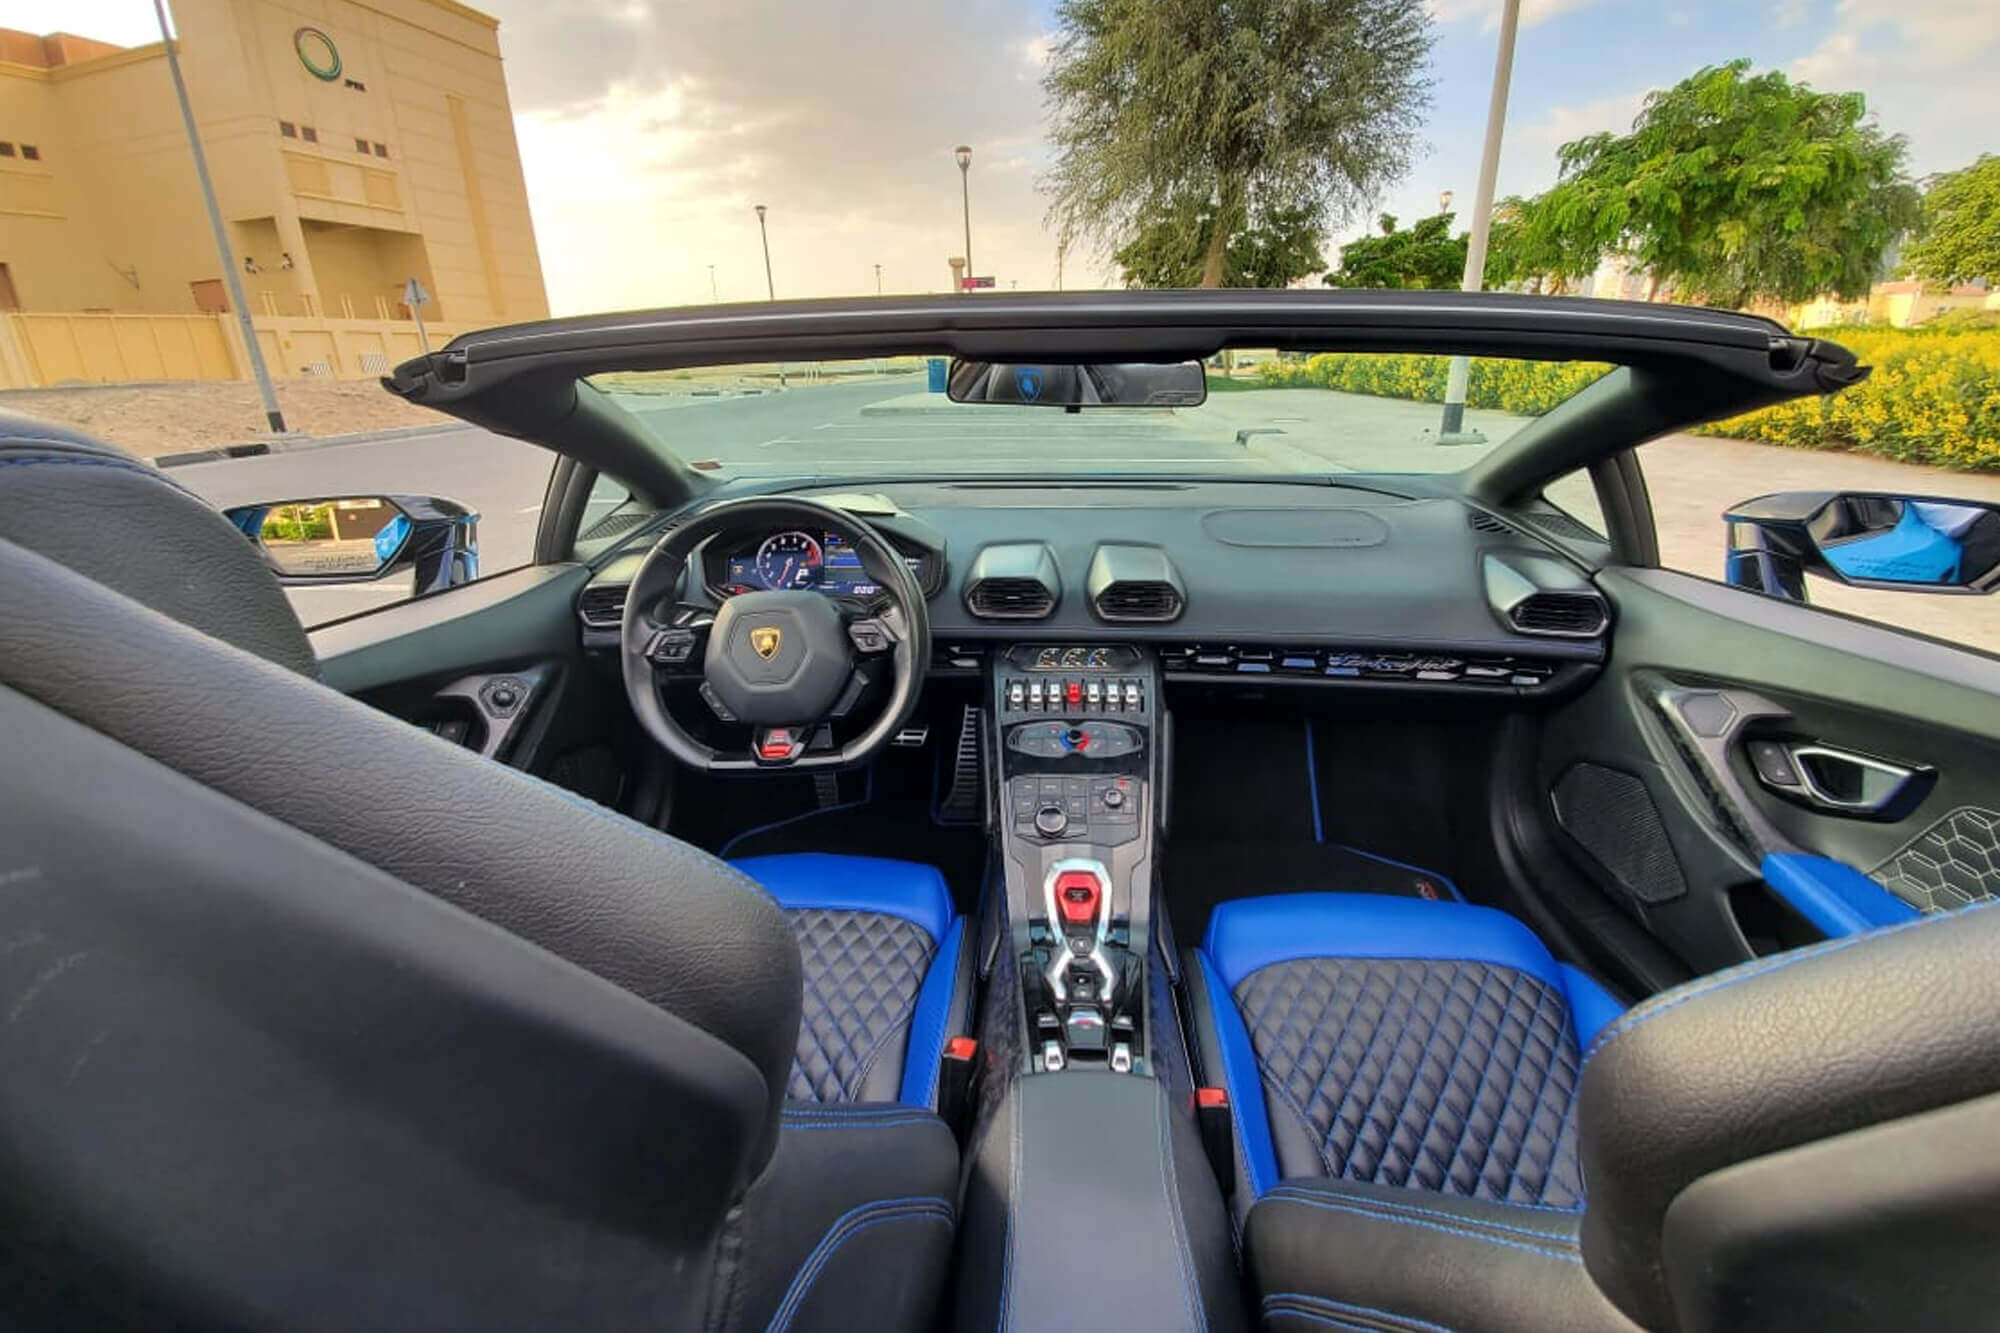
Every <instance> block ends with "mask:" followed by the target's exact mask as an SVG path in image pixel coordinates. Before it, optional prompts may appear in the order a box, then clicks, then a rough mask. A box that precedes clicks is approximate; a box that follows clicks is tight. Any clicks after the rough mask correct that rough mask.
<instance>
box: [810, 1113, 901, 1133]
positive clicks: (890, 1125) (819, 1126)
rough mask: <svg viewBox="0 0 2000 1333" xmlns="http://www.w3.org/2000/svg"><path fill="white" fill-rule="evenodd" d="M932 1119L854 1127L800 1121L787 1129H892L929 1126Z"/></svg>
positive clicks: (874, 1122)
mask: <svg viewBox="0 0 2000 1333" xmlns="http://www.w3.org/2000/svg"><path fill="white" fill-rule="evenodd" d="M932 1119H934V1117H930V1116H914V1115H913V1116H909V1117H906V1118H905V1119H902V1120H864V1121H860V1122H858V1123H856V1124H852V1125H843V1124H840V1123H839V1122H838V1121H831V1120H829V1121H822V1122H821V1123H819V1124H813V1123H812V1122H810V1121H800V1122H796V1123H792V1124H788V1125H786V1126H785V1128H786V1129H796V1130H799V1131H801V1132H804V1131H806V1130H813V1129H890V1128H895V1127H896V1126H899V1125H928V1124H930V1123H931V1121H932Z"/></svg>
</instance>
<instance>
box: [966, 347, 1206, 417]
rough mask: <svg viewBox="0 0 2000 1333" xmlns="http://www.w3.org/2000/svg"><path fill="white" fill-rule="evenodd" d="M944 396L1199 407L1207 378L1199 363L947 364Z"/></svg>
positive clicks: (1035, 402)
mask: <svg viewBox="0 0 2000 1333" xmlns="http://www.w3.org/2000/svg"><path fill="white" fill-rule="evenodd" d="M945 394H946V397H948V398H950V399H951V401H952V402H954V403H1017V404H1026V405H1029V406H1033V407H1067V408H1072V409H1075V408H1082V407H1200V406H1201V405H1202V404H1203V403H1204V402H1206V401H1208V376H1207V372H1205V371H1203V370H1202V368H1201V363H1200V362H1199V361H1176V362H1168V363H1166V364H1159V363H1155V362H1150V361H1124V362H1117V363H1108V364H1104V365H1095V366H1069V365H1022V364H1019V363H1004V364H1003V363H1001V362H997V361H961V360H957V359H956V358H954V359H953V361H952V363H951V373H950V376H949V377H948V378H947V380H946V382H945Z"/></svg>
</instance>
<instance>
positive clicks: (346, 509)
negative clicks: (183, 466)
mask: <svg viewBox="0 0 2000 1333" xmlns="http://www.w3.org/2000/svg"><path fill="white" fill-rule="evenodd" d="M222 516H223V517H224V518H226V519H228V520H229V521H230V522H231V523H234V524H235V525H236V527H237V529H238V531H240V532H242V534H243V535H244V536H245V537H247V538H249V539H250V541H251V542H252V543H254V544H255V545H256V547H257V550H258V552H259V553H260V554H261V555H262V556H263V557H264V563H265V564H267V565H269V566H270V567H271V569H272V571H273V572H274V573H276V574H277V576H278V582H280V583H284V584H288V585H291V586H304V587H322V586H326V585H330V584H340V583H372V582H374V581H375V580H377V579H380V578H385V577H387V576H388V575H390V574H392V573H397V572H399V571H403V570H409V571H411V572H412V573H413V575H414V583H415V589H414V591H415V594H416V595H418V596H422V595H423V594H424V593H428V592H438V591H441V590H443V589H445V588H451V587H456V586H457V585H458V584H461V583H469V582H471V581H472V580H473V579H476V578H478V577H479V515H477V514H475V513H473V512H472V511H471V510H469V509H467V508H466V507H465V506H464V505H461V504H455V503H453V502H452V501H450V500H439V499H434V498H431V497H429V496H416V495H393V496H391V495H341V496H327V497H321V498H319V499H313V500H273V501H269V502H265V503H260V504H250V505H239V506H237V507H236V508H234V509H225V510H223V511H222Z"/></svg>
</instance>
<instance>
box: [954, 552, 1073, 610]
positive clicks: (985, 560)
mask: <svg viewBox="0 0 2000 1333" xmlns="http://www.w3.org/2000/svg"><path fill="white" fill-rule="evenodd" d="M1061 589H1062V577H1061V575H1060V574H1058V573H1057V571H1056V558H1055V556H1054V555H1053V554H1051V553H1050V551H1049V548H1048V547H1046V546H1044V545H1043V544H1042V543H1040V542H1004V543H1000V544H998V545H994V546H985V547H981V548H980V551H979V554H978V555H976V556H974V557H973V558H972V565H971V567H970V568H968V569H967V570H966V571H965V609H966V610H967V611H969V612H970V613H972V614H973V615H974V616H976V617H978V618H979V619H981V620H1042V619H1045V618H1046V617H1048V616H1049V615H1051V614H1053V613H1054V611H1055V609H1056V603H1057V602H1058V601H1060V600H1061V599H1062V593H1061Z"/></svg>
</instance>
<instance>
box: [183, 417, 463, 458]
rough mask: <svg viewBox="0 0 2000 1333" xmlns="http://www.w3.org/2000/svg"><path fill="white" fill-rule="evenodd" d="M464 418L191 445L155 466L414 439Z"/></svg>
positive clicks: (451, 426) (457, 427)
mask: <svg viewBox="0 0 2000 1333" xmlns="http://www.w3.org/2000/svg"><path fill="white" fill-rule="evenodd" d="M466 428H467V426H466V423H465V422H463V421H449V422H442V423H440V424H438V425H435V426H395V427H391V428H389V429H387V430H363V431H355V432H354V433H353V434H350V435H307V434H304V433H303V432H292V433H290V434H287V435H283V436H279V437H277V438H276V439H271V440H252V441H249V442H247V443H244V444H225V445H218V446H217V447H215V448H213V449H191V450H188V451H187V452H185V453H178V454H159V455H156V456H155V457H154V458H153V466H154V467H185V466H187V465H188V464H190V463H225V462H228V461H229V460H231V459H236V458H262V457H264V456H266V455H267V454H296V453H304V452H305V451H307V450H310V449H330V448H333V447H335V446H337V445H343V444H377V443H380V442H382V441H384V440H414V439H421V438H422V437H424V436H426V435H439V434H442V433H443V432H445V431H448V430H464V429H466Z"/></svg>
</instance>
